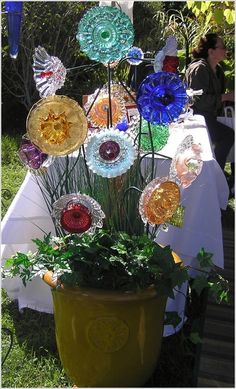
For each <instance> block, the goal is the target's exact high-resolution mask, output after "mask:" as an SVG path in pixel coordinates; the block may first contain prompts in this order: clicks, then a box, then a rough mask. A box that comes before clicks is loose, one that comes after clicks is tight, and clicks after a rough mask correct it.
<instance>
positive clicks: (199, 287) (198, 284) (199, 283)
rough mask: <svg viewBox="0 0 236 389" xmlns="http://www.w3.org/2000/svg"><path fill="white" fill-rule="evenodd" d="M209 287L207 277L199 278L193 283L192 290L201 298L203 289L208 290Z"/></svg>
mask: <svg viewBox="0 0 236 389" xmlns="http://www.w3.org/2000/svg"><path fill="white" fill-rule="evenodd" d="M208 286H209V285H208V281H207V278H206V277H205V276H197V277H196V278H195V279H194V281H193V284H192V289H193V290H195V291H196V292H197V294H198V295H199V296H200V294H201V292H202V291H203V289H205V288H207V287H208Z"/></svg>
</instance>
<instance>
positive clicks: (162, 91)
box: [137, 72, 188, 124]
mask: <svg viewBox="0 0 236 389" xmlns="http://www.w3.org/2000/svg"><path fill="white" fill-rule="evenodd" d="M187 101H188V96H187V93H186V87H185V85H184V83H183V82H182V81H181V79H180V77H179V76H178V75H177V74H175V73H168V72H158V73H152V74H150V75H148V76H147V77H146V78H145V80H144V81H143V82H142V83H141V85H140V87H139V90H138V94H137V106H138V110H139V112H140V114H141V116H142V117H143V118H144V119H146V120H148V121H149V122H150V123H152V124H168V123H171V122H173V121H175V120H177V119H178V117H179V115H180V114H181V112H182V111H183V108H184V106H185V105H186V103H187Z"/></svg>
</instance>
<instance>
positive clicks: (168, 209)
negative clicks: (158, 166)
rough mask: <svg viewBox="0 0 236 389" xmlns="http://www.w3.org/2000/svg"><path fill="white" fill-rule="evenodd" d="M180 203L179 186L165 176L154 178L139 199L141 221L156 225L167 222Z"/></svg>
mask: <svg viewBox="0 0 236 389" xmlns="http://www.w3.org/2000/svg"><path fill="white" fill-rule="evenodd" d="M179 203H180V189H179V186H178V185H177V184H176V183H175V182H172V181H169V180H168V178H167V177H162V178H156V179H154V180H153V181H151V182H150V183H149V184H148V185H147V186H146V187H145V189H144V191H143V193H142V195H141V197H140V200H139V213H140V215H141V218H142V220H143V222H144V223H145V224H146V223H149V224H150V225H153V226H155V225H158V224H162V223H165V222H167V221H168V220H169V219H170V218H171V217H172V215H173V214H174V213H175V211H176V210H177V208H178V206H179Z"/></svg>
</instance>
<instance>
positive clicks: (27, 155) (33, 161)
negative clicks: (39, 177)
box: [19, 137, 53, 170]
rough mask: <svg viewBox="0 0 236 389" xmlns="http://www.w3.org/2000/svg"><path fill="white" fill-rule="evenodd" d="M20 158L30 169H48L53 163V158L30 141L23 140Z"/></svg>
mask: <svg viewBox="0 0 236 389" xmlns="http://www.w3.org/2000/svg"><path fill="white" fill-rule="evenodd" d="M19 158H20V160H21V162H22V163H23V164H24V165H26V166H27V167H28V168H30V169H33V170H37V169H39V168H40V167H47V166H49V165H50V164H51V163H52V160H53V159H52V157H50V156H49V155H48V154H45V153H43V152H42V151H41V150H40V149H39V148H38V147H37V146H35V145H34V144H33V143H32V142H31V141H30V140H29V139H27V138H24V137H23V139H22V142H21V145H20V148H19Z"/></svg>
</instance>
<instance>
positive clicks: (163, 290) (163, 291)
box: [155, 280, 175, 299]
mask: <svg viewBox="0 0 236 389" xmlns="http://www.w3.org/2000/svg"><path fill="white" fill-rule="evenodd" d="M155 289H156V291H157V294H159V295H160V296H167V297H170V298H171V299H174V298H175V295H174V291H173V287H172V283H171V280H165V281H164V282H162V281H161V280H160V282H159V283H158V284H157V285H155Z"/></svg>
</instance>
